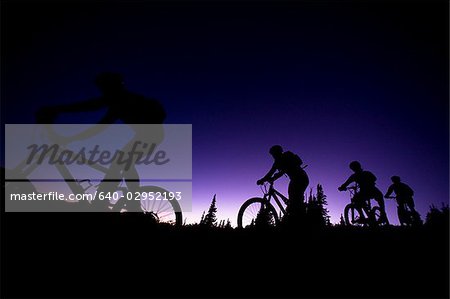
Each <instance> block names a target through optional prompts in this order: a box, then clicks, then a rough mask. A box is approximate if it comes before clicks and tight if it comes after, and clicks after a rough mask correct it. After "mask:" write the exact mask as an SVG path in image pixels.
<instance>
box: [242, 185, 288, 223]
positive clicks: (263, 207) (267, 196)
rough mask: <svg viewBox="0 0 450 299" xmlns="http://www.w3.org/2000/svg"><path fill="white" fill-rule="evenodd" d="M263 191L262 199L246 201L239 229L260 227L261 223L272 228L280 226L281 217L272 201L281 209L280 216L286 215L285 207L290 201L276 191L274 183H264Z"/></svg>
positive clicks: (256, 198)
mask: <svg viewBox="0 0 450 299" xmlns="http://www.w3.org/2000/svg"><path fill="white" fill-rule="evenodd" d="M261 190H262V192H263V193H264V196H263V197H262V198H261V197H253V198H250V199H248V200H247V201H245V202H244V203H243V204H242V206H241V208H240V209H239V212H238V219H237V224H238V227H239V228H243V227H247V226H253V225H258V223H259V222H262V223H263V224H265V225H270V226H276V225H278V224H279V223H280V217H278V214H277V210H276V209H275V207H274V206H273V205H272V203H271V200H272V199H273V200H274V201H275V203H276V204H277V206H278V208H279V209H280V214H281V215H284V214H285V213H286V208H285V206H286V205H287V203H288V201H289V199H288V198H287V197H286V196H284V195H283V194H281V193H280V192H279V191H277V190H275V188H274V187H273V182H266V183H264V184H263V185H261ZM280 199H281V201H280ZM282 202H283V203H282ZM281 215H280V216H281Z"/></svg>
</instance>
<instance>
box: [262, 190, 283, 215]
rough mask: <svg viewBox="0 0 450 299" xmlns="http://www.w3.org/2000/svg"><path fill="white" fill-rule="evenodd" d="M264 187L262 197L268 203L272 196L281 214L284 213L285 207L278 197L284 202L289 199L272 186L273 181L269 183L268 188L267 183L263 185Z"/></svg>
mask: <svg viewBox="0 0 450 299" xmlns="http://www.w3.org/2000/svg"><path fill="white" fill-rule="evenodd" d="M264 187H265V189H263V193H264V197H263V198H264V199H265V200H266V201H267V202H269V203H270V199H271V198H273V199H274V201H275V202H276V203H277V206H278V208H279V209H280V211H281V212H282V213H283V214H286V209H285V208H284V206H283V205H282V204H281V201H280V198H281V199H282V200H283V202H284V203H285V204H287V202H288V201H289V199H288V198H287V197H286V196H284V195H283V194H282V193H280V192H279V191H278V190H276V189H275V188H274V187H273V182H272V183H269V189H268V190H267V185H264Z"/></svg>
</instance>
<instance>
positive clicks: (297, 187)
mask: <svg viewBox="0 0 450 299" xmlns="http://www.w3.org/2000/svg"><path fill="white" fill-rule="evenodd" d="M269 153H270V154H271V155H272V157H273V159H274V162H273V165H272V167H271V168H270V170H269V172H267V174H266V175H265V176H264V177H263V178H261V179H259V180H258V181H257V182H256V183H257V184H258V185H262V184H263V183H264V182H274V181H276V180H277V179H279V178H280V177H281V176H282V175H283V174H287V175H288V177H289V179H290V182H289V187H288V197H289V202H288V204H287V210H286V216H287V217H288V219H289V218H290V219H293V220H299V219H298V217H299V216H300V215H301V214H303V212H304V211H305V207H304V194H305V191H306V188H307V187H308V184H309V178H308V175H307V174H306V172H305V170H303V168H302V167H301V165H302V164H303V162H302V160H301V159H300V158H299V157H298V156H297V155H296V154H294V153H292V152H290V151H285V152H284V151H283V148H282V147H281V146H280V145H274V146H272V147H271V148H270V150H269Z"/></svg>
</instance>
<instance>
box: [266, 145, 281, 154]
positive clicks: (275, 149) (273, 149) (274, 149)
mask: <svg viewBox="0 0 450 299" xmlns="http://www.w3.org/2000/svg"><path fill="white" fill-rule="evenodd" d="M269 153H270V154H271V155H279V154H281V153H283V148H282V147H281V145H274V146H272V147H271V148H270V150H269Z"/></svg>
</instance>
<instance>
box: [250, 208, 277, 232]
mask: <svg viewBox="0 0 450 299" xmlns="http://www.w3.org/2000/svg"><path fill="white" fill-rule="evenodd" d="M274 224H275V219H274V218H273V215H272V213H270V210H269V209H268V208H267V207H261V209H260V210H259V211H258V214H257V215H256V218H255V226H257V227H270V226H273V225H274Z"/></svg>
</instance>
